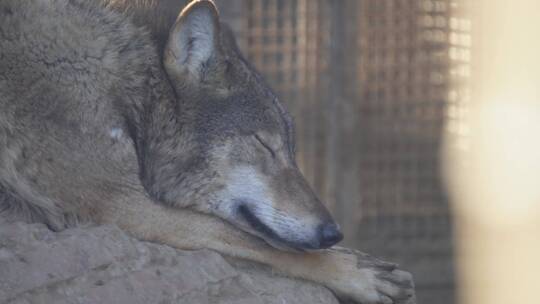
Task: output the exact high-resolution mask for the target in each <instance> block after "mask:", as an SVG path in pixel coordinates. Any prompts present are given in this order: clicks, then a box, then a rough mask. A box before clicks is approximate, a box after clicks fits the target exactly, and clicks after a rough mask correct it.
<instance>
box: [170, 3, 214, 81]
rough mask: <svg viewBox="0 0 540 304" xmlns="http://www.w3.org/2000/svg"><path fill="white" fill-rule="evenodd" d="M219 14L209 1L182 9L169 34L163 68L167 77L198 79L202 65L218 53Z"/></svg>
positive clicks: (191, 4) (192, 4)
mask: <svg viewBox="0 0 540 304" xmlns="http://www.w3.org/2000/svg"><path fill="white" fill-rule="evenodd" d="M218 39H219V15H218V11H217V8H216V6H215V5H214V3H213V2H212V1H209V0H195V1H193V2H191V3H190V4H189V5H188V6H186V7H185V8H184V9H183V10H182V12H181V13H180V15H179V16H178V19H177V20H176V22H175V24H174V26H173V28H172V29H171V31H170V33H169V39H168V41H167V45H166V46H165V54H164V65H165V68H166V69H167V72H168V73H169V76H173V77H175V78H178V77H185V76H188V77H195V79H197V80H198V79H200V76H201V73H202V72H203V68H204V67H205V65H206V63H207V62H208V61H209V60H210V59H211V58H212V56H215V55H216V53H217V51H218Z"/></svg>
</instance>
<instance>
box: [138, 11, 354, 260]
mask: <svg viewBox="0 0 540 304" xmlns="http://www.w3.org/2000/svg"><path fill="white" fill-rule="evenodd" d="M163 66H164V67H165V70H166V74H167V76H168V78H169V80H170V83H171V84H172V87H173V88H174V91H175V93H176V105H175V107H174V109H175V115H174V116H173V117H170V118H167V119H165V118H163V120H166V121H161V122H160V121H156V122H154V123H153V124H154V125H159V124H160V123H162V124H168V125H170V124H175V125H176V127H175V129H174V130H173V131H171V132H169V133H170V134H171V135H168V136H165V135H163V134H159V135H155V137H166V138H168V139H167V140H163V141H155V142H154V143H153V144H151V145H149V146H150V147H149V150H148V151H149V152H148V153H146V156H145V158H146V160H145V164H144V165H143V166H144V169H143V174H142V175H143V180H144V183H145V187H146V188H147V189H148V191H149V192H150V193H151V194H152V195H153V196H154V197H156V198H157V199H158V200H160V201H162V202H164V203H166V204H169V205H171V206H181V207H188V206H189V207H192V208H195V209H197V210H199V211H201V212H205V213H210V214H213V215H215V216H218V217H221V218H223V219H225V220H226V221H228V222H230V223H232V224H233V225H235V226H237V227H239V228H240V229H242V230H245V231H247V232H249V233H251V234H254V235H257V236H259V237H261V238H263V239H264V240H265V241H267V242H268V243H270V244H271V245H273V246H275V247H277V248H280V249H289V250H310V249H321V248H327V247H330V246H332V245H334V244H336V243H337V242H339V241H340V240H341V239H342V238H343V236H342V234H341V232H340V230H339V227H338V225H337V224H336V223H335V222H334V220H333V219H332V218H331V216H330V214H329V212H328V210H327V209H326V208H325V207H324V205H323V204H322V203H321V202H320V201H319V199H318V198H317V196H316V195H315V194H314V192H313V191H312V190H311V188H310V187H309V185H308V183H307V182H306V180H305V179H304V177H303V176H302V174H301V173H300V171H299V169H298V167H297V165H296V163H295V156H294V154H295V152H294V141H295V139H294V130H293V124H292V121H291V118H290V116H289V115H288V113H287V112H286V111H285V109H284V108H283V107H282V106H281V104H280V102H279V101H278V99H277V98H276V96H275V94H274V93H273V92H272V90H271V89H270V88H269V87H268V86H267V85H266V84H265V82H264V81H263V80H262V78H261V77H260V76H259V74H258V73H257V72H256V71H255V70H254V69H253V68H252V67H251V66H250V64H249V63H248V62H247V61H246V60H244V58H243V57H242V56H241V54H240V52H239V51H238V48H237V46H236V43H235V41H234V38H233V36H232V33H231V31H230V30H229V29H228V28H227V26H226V25H224V24H221V23H220V21H219V17H218V12H217V10H216V7H215V6H214V4H213V3H212V2H211V1H194V2H192V3H191V4H190V5H188V6H187V7H186V8H185V9H184V10H183V11H182V12H181V13H180V15H179V16H178V18H177V19H176V22H175V24H174V26H173V27H172V29H171V30H170V34H169V37H168V41H167V43H166V45H165V48H164V55H163ZM158 120H159V118H158ZM163 129H164V130H165V129H167V128H166V127H163ZM162 133H163V132H162ZM170 136H173V137H175V138H174V140H170Z"/></svg>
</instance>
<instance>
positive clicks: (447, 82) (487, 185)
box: [184, 0, 540, 304]
mask: <svg viewBox="0 0 540 304" xmlns="http://www.w3.org/2000/svg"><path fill="white" fill-rule="evenodd" d="M184 2H189V1H187V0H186V1H184ZM215 2H216V4H217V5H218V7H219V8H220V11H221V17H222V19H224V20H225V21H226V22H227V23H228V24H229V25H230V26H231V27H232V28H233V30H234V31H235V32H236V36H237V39H238V43H239V46H240V48H241V49H242V51H243V52H244V54H245V55H246V57H247V58H248V60H249V61H251V62H252V63H253V64H254V65H255V66H256V67H257V68H258V70H259V71H260V72H261V73H262V74H263V75H264V76H265V78H266V79H267V80H268V82H269V83H270V84H271V85H272V87H273V88H274V89H275V90H276V92H277V93H278V95H279V96H280V98H281V101H282V102H283V103H284V104H285V105H286V106H287V108H288V109H289V111H290V112H291V113H292V115H293V116H294V118H295V123H296V131H297V142H298V143H297V147H298V149H297V159H298V163H299V166H300V167H301V170H302V171H303V173H304V174H305V175H306V177H307V179H308V180H309V182H310V183H311V185H312V186H313V187H314V189H315V191H316V192H317V193H318V194H319V196H320V197H321V199H323V200H324V201H325V203H326V204H327V206H328V207H329V208H330V209H331V210H332V213H333V214H334V216H335V218H336V219H337V221H338V222H339V223H340V225H341V226H342V228H343V231H344V232H345V236H346V238H345V240H344V242H343V243H342V245H345V246H349V247H353V248H356V249H359V250H361V251H364V252H368V253H370V254H372V255H375V256H378V257H381V258H383V259H386V260H390V261H394V262H397V263H399V264H400V266H401V267H402V268H404V269H406V270H408V271H410V272H412V273H413V275H414V277H415V281H416V287H417V297H418V303H440V304H447V303H448V304H449V303H466V304H477V303H490V304H498V303H501V304H502V303H505V304H507V303H538V299H537V298H538V297H536V296H534V292H536V291H537V289H538V287H540V279H539V278H538V273H539V272H540V259H538V256H540V184H539V181H540V141H539V140H538V136H539V135H538V134H540V102H539V101H540V59H539V58H540V56H539V55H538V54H540V40H539V39H538V37H540V2H539V1H537V0H514V1H507V0H474V1H473V0H215Z"/></svg>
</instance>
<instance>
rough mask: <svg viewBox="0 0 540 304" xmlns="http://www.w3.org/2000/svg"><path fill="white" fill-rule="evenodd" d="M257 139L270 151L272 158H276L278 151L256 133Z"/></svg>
mask: <svg viewBox="0 0 540 304" xmlns="http://www.w3.org/2000/svg"><path fill="white" fill-rule="evenodd" d="M255 139H256V140H257V141H258V142H259V144H261V146H263V147H264V148H265V149H266V150H267V151H268V152H270V154H271V155H272V158H276V152H274V150H272V148H270V146H269V145H268V144H266V143H265V142H264V141H263V140H262V138H261V137H260V136H259V135H257V134H255Z"/></svg>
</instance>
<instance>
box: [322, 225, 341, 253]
mask: <svg viewBox="0 0 540 304" xmlns="http://www.w3.org/2000/svg"><path fill="white" fill-rule="evenodd" d="M341 240H343V233H341V231H339V227H338V226H337V225H336V224H334V223H327V224H322V225H321V226H319V242H320V247H321V248H328V247H332V246H333V245H335V244H337V243H339V242H340V241H341Z"/></svg>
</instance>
